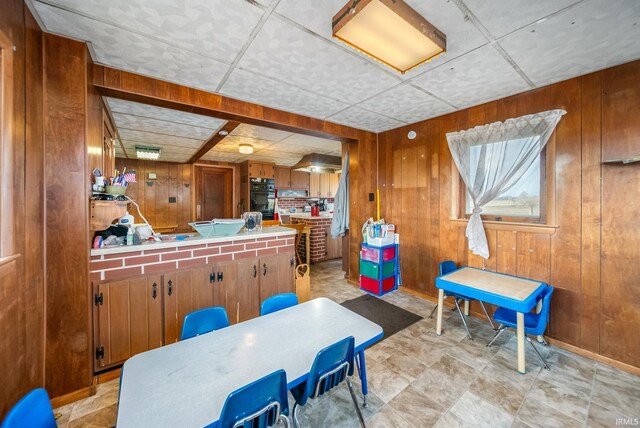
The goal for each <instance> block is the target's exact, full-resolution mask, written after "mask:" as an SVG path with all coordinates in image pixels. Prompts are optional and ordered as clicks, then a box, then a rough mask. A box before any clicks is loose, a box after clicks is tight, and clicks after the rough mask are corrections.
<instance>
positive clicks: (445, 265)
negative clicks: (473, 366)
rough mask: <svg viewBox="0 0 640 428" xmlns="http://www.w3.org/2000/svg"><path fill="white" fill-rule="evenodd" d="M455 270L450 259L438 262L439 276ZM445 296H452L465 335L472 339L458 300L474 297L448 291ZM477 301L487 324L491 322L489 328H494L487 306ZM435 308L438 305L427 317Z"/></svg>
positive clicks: (434, 309)
mask: <svg viewBox="0 0 640 428" xmlns="http://www.w3.org/2000/svg"><path fill="white" fill-rule="evenodd" d="M455 270H458V267H457V266H456V264H455V263H454V262H453V261H451V260H446V261H444V262H440V276H442V275H446V274H448V273H451V272H453V271H455ZM447 297H453V302H454V303H455V304H456V309H457V310H458V313H459V314H460V318H461V319H462V324H463V325H464V329H465V330H467V336H469V339H472V340H473V337H471V331H469V326H468V325H467V320H466V319H465V317H464V314H463V313H462V310H461V309H460V303H459V302H460V301H463V302H465V301H466V302H471V301H473V300H475V299H472V298H470V297H467V296H463V295H462V294H458V293H450V292H448V291H445V292H444V298H445V299H446V298H447ZM478 302H479V303H480V307H482V310H483V311H484V314H485V315H486V317H487V319H488V320H489V324H491V328H492V329H494V330H495V329H496V326H495V325H494V324H493V321H491V317H490V316H489V312H487V308H486V307H485V306H484V303H483V302H482V301H480V300H478ZM436 309H438V305H436V307H435V308H433V310H432V311H431V313H430V314H429V318H432V317H433V314H434V313H435V311H436Z"/></svg>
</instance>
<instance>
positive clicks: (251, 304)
mask: <svg viewBox="0 0 640 428" xmlns="http://www.w3.org/2000/svg"><path fill="white" fill-rule="evenodd" d="M259 262H260V261H259V260H258V259H257V258H253V259H244V260H240V261H239V262H238V281H237V286H236V290H237V293H238V294H237V299H238V303H237V306H238V310H237V311H238V322H242V321H246V320H248V319H251V318H255V317H257V316H259V315H260V269H259V265H260V263H259Z"/></svg>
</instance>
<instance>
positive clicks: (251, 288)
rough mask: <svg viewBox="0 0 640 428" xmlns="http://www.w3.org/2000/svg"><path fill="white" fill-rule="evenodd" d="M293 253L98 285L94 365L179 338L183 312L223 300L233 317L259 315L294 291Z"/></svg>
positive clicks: (113, 361)
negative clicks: (277, 296) (271, 301)
mask: <svg viewBox="0 0 640 428" xmlns="http://www.w3.org/2000/svg"><path fill="white" fill-rule="evenodd" d="M294 267H295V259H294V254H293V253H285V254H276V255H272V256H264V257H260V258H251V259H244V260H240V261H230V262H223V263H216V264H213V265H207V266H203V267H201V268H196V269H190V270H182V271H176V272H171V273H166V274H164V275H148V276H141V277H136V278H133V279H127V280H122V281H114V282H108V283H101V284H95V285H94V287H93V288H94V290H93V291H94V302H95V305H94V317H93V318H94V342H95V347H96V349H95V353H96V354H95V360H94V369H95V370H96V371H101V370H104V369H107V368H109V367H113V366H115V365H117V364H121V363H123V362H124V361H126V360H127V359H128V358H130V357H132V356H133V355H135V354H138V353H140V352H144V351H147V350H149V349H153V348H157V347H159V346H163V345H166V344H170V343H175V342H178V341H179V340H180V333H181V332H182V325H183V324H184V317H185V316H186V315H187V314H189V313H191V312H193V311H197V310H199V309H203V308H209V307H212V306H223V307H224V308H225V309H226V311H227V316H228V317H229V322H230V323H232V324H235V323H237V322H241V321H246V320H248V319H251V318H255V317H257V316H259V315H260V303H261V302H262V301H264V300H265V299H267V298H269V297H271V296H273V295H275V294H278V293H290V292H295V282H294V281H295V277H294Z"/></svg>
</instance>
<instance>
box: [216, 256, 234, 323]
mask: <svg viewBox="0 0 640 428" xmlns="http://www.w3.org/2000/svg"><path fill="white" fill-rule="evenodd" d="M212 275H213V277H212V279H213V283H212V284H213V306H222V307H224V308H225V310H226V311H227V317H228V318H229V322H230V323H231V324H235V323H237V322H238V297H237V289H236V287H237V284H238V281H237V279H238V268H237V265H236V262H225V263H216V264H214V265H213V266H212Z"/></svg>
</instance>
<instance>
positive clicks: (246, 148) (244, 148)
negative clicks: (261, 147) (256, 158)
mask: <svg viewBox="0 0 640 428" xmlns="http://www.w3.org/2000/svg"><path fill="white" fill-rule="evenodd" d="M238 150H239V151H240V153H242V154H244V155H250V154H251V153H253V146H252V145H251V144H240V146H238Z"/></svg>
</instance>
